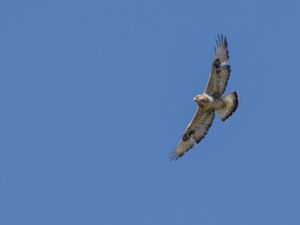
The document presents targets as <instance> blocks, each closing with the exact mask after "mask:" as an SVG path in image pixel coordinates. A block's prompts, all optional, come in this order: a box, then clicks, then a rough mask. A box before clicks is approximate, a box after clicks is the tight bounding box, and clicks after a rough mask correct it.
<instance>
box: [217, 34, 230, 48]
mask: <svg viewBox="0 0 300 225" xmlns="http://www.w3.org/2000/svg"><path fill="white" fill-rule="evenodd" d="M215 42H216V47H219V46H220V45H225V46H226V47H227V45H228V44H227V37H226V35H224V34H222V33H220V34H219V33H217V37H216V38H215Z"/></svg>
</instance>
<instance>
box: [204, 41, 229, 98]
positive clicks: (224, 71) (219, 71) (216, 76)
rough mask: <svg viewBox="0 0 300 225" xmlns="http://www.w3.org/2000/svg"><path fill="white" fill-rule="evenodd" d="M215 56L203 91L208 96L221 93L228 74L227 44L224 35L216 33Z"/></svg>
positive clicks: (225, 84)
mask: <svg viewBox="0 0 300 225" xmlns="http://www.w3.org/2000/svg"><path fill="white" fill-rule="evenodd" d="M216 44H217V46H216V49H215V52H216V56H215V60H214V62H213V64H212V66H211V72H210V78H209V81H208V84H207V87H206V90H205V93H206V94H208V95H210V96H221V95H223V93H224V91H225V88H226V86H227V82H228V80H229V76H230V65H229V62H228V61H229V54H228V44H227V40H226V37H224V36H223V35H221V36H220V35H218V39H217V40H216Z"/></svg>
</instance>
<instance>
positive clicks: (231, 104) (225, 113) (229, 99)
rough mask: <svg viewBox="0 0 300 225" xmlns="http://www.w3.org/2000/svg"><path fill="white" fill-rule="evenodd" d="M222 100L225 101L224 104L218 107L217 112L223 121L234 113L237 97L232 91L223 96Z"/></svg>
mask: <svg viewBox="0 0 300 225" xmlns="http://www.w3.org/2000/svg"><path fill="white" fill-rule="evenodd" d="M223 101H224V102H225V106H224V107H223V108H221V109H218V110H217V112H218V114H219V116H220V117H221V119H222V121H225V120H227V119H228V118H229V117H230V116H231V115H232V114H233V113H234V111H235V110H236V109H237V107H238V104H239V99H238V94H237V92H236V91H235V92H232V93H230V94H229V95H227V96H225V97H223Z"/></svg>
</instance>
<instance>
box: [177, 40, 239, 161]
mask: <svg viewBox="0 0 300 225" xmlns="http://www.w3.org/2000/svg"><path fill="white" fill-rule="evenodd" d="M228 61H229V54H228V44H227V40H226V37H223V35H221V36H218V40H217V46H216V56H215V59H214V61H213V63H212V66H211V72H210V78H209V81H208V84H207V87H206V89H205V92H204V93H203V94H200V95H196V96H195V97H194V101H195V102H196V103H197V104H198V110H197V111H196V113H195V115H194V117H193V119H192V121H191V122H190V124H189V125H188V127H187V128H186V130H185V132H184V134H183V135H182V138H181V141H180V143H179V145H178V146H177V148H176V151H175V152H174V153H173V154H172V155H171V159H175V160H176V159H178V158H180V157H182V156H183V155H184V154H185V152H187V151H188V150H189V149H191V148H192V147H193V146H194V145H195V144H196V143H199V142H200V141H201V140H202V139H203V138H204V137H205V135H206V134H207V132H208V130H209V128H210V127H211V124H212V122H213V120H214V117H215V112H217V113H218V114H219V116H220V118H221V120H222V121H225V120H227V119H228V118H229V117H230V116H231V115H232V113H233V112H234V111H235V110H236V109H237V106H238V94H237V92H232V93H230V94H229V95H227V96H224V95H223V94H224V91H225V88H226V86H227V82H228V80H229V76H230V72H231V71H230V65H229V62H228Z"/></svg>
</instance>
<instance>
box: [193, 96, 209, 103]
mask: <svg viewBox="0 0 300 225" xmlns="http://www.w3.org/2000/svg"><path fill="white" fill-rule="evenodd" d="M194 101H195V102H197V103H198V104H199V105H205V104H207V103H208V102H209V99H208V97H207V96H206V95H196V96H195V97H194Z"/></svg>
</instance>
